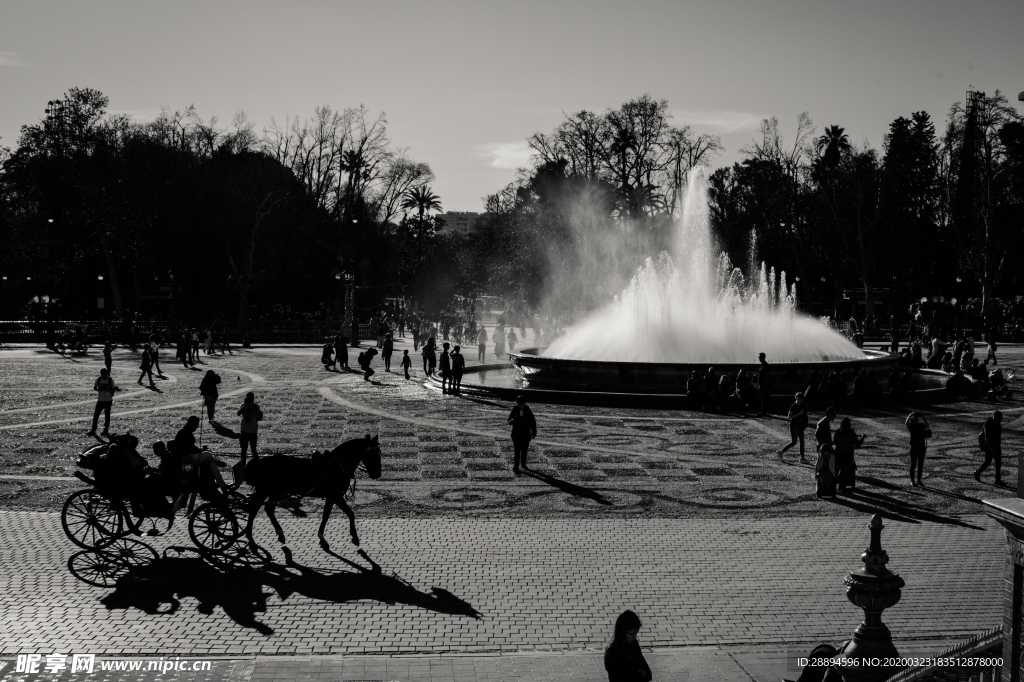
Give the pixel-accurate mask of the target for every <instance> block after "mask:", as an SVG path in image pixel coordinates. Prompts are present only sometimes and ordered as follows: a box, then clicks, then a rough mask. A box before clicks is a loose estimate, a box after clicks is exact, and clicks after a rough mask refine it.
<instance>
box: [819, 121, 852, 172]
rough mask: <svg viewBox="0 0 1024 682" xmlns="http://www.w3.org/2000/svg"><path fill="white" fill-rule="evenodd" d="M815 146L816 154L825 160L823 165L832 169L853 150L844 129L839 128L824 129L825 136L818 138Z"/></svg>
mask: <svg viewBox="0 0 1024 682" xmlns="http://www.w3.org/2000/svg"><path fill="white" fill-rule="evenodd" d="M817 146H818V154H819V155H820V156H821V157H822V158H823V159H824V160H825V164H826V165H828V166H831V167H833V168H834V167H836V166H838V165H839V161H840V160H841V159H842V158H843V156H845V155H847V154H849V153H850V151H851V150H852V149H853V148H852V147H851V146H850V138H849V136H848V135H847V134H846V129H845V128H840V127H839V126H829V127H828V128H825V134H824V135H822V136H821V137H819V138H818V145H817Z"/></svg>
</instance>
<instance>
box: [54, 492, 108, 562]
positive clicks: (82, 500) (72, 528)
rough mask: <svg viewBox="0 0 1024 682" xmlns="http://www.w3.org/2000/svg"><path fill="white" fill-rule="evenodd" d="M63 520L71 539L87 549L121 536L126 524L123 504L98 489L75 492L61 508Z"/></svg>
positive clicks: (62, 522)
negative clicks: (121, 508)
mask: <svg viewBox="0 0 1024 682" xmlns="http://www.w3.org/2000/svg"><path fill="white" fill-rule="evenodd" d="M60 524H61V525H62V526H63V527H64V533H65V534H67V536H68V538H69V539H70V540H71V542H73V543H75V544H76V545H78V546H79V547H83V548H85V549H95V548H96V546H97V545H99V544H100V543H101V542H103V541H104V540H111V539H113V538H116V537H118V536H119V535H121V533H122V530H123V528H124V520H123V518H122V516H121V511H120V509H119V505H117V504H116V503H115V502H114V501H113V500H111V499H110V498H109V497H107V496H106V495H104V494H103V493H101V492H99V491H96V490H79V491H78V492H75V493H72V494H71V496H70V497H69V498H68V499H67V501H66V502H65V503H64V508H63V509H62V510H61V512H60Z"/></svg>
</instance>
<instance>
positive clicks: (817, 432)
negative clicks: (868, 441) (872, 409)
mask: <svg viewBox="0 0 1024 682" xmlns="http://www.w3.org/2000/svg"><path fill="white" fill-rule="evenodd" d="M786 416H787V418H788V420H789V433H790V442H789V443H788V444H786V445H785V446H784V447H783V448H782V449H781V450H779V452H778V456H779V459H780V460H782V461H784V458H783V455H785V453H786V452H787V451H788V450H789V449H790V448H794V447H797V445H799V448H800V462H801V463H805V464H810V463H811V462H810V461H809V460H808V459H807V457H806V453H805V450H804V442H805V441H804V432H805V431H806V429H807V428H808V426H809V425H810V421H809V415H808V412H807V407H806V403H805V400H804V394H803V393H797V394H795V395H794V397H793V404H792V405H790V406H789V411H788V413H787V415H786ZM835 419H836V412H835V408H833V407H832V406H829V407H828V408H826V410H825V416H824V417H822V418H821V419H820V420H818V422H817V424H816V426H815V428H814V441H815V445H816V450H817V460H816V462H815V463H814V464H815V492H816V494H817V496H818V497H834V496H835V495H836V494H843V493H844V492H845V491H846V490H848V489H853V488H856V487H857V477H856V472H857V462H856V459H855V457H854V453H855V451H856V450H857V449H858V448H859V447H861V445H863V444H864V439H865V438H866V435H864V436H858V435H857V433H856V432H855V431H854V429H853V424H852V422H851V421H850V419H849V417H844V418H843V419H842V421H841V422H840V424H839V428H838V429H837V430H836V431H835V433H833V432H832V422H833V421H834V420H835ZM1002 421H1003V413H1002V412H1000V411H999V410H996V411H995V412H994V413H993V414H992V416H991V417H989V418H988V419H987V420H986V421H985V424H984V426H983V427H982V430H981V433H980V434H979V435H978V444H979V447H980V448H981V450H982V452H984V453H985V461H984V462H983V463H982V464H981V466H980V467H978V469H977V470H976V471H975V472H974V478H975V480H977V481H979V482H980V481H981V475H982V474H983V473H984V472H985V470H986V469H988V467H989V466H990V465H993V466H994V469H995V484H996V485H1000V486H1001V485H1004V483H1003V480H1002V475H1001V474H1002ZM904 425H905V426H906V429H907V432H908V433H909V435H910V471H909V474H910V484H911V485H912V486H915V487H919V486H923V485H924V483H923V482H922V480H921V479H922V476H923V474H924V460H925V453H926V452H927V448H928V439H930V438H931V437H932V430H931V426H930V425H929V423H928V419H927V417H926V416H925V415H924V413H923V412H920V411H917V410H915V411H913V412H911V413H910V415H909V416H908V417H907V419H906V421H905V422H904Z"/></svg>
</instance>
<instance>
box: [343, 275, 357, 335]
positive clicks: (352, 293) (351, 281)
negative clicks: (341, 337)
mask: <svg viewBox="0 0 1024 682" xmlns="http://www.w3.org/2000/svg"><path fill="white" fill-rule="evenodd" d="M343 276H344V278H345V322H344V323H343V325H342V329H347V330H349V331H350V332H351V334H350V336H349V345H351V346H355V345H357V344H358V343H359V322H358V321H357V320H356V316H355V304H356V290H355V289H356V288H355V284H356V276H355V275H353V274H352V273H351V272H346V273H345V274H344V275H343Z"/></svg>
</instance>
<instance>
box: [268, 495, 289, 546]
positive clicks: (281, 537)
mask: <svg viewBox="0 0 1024 682" xmlns="http://www.w3.org/2000/svg"><path fill="white" fill-rule="evenodd" d="M276 506H277V501H276V499H275V498H271V499H269V500H267V503H266V505H264V506H263V508H264V509H266V510H267V516H269V517H270V523H271V524H272V525H273V526H274V530H275V531H277V541H278V542H280V543H281V544H282V545H283V544H284V530H283V529H282V528H281V524H280V523H278V522H277V517H276V516H274V508H275V507H276Z"/></svg>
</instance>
